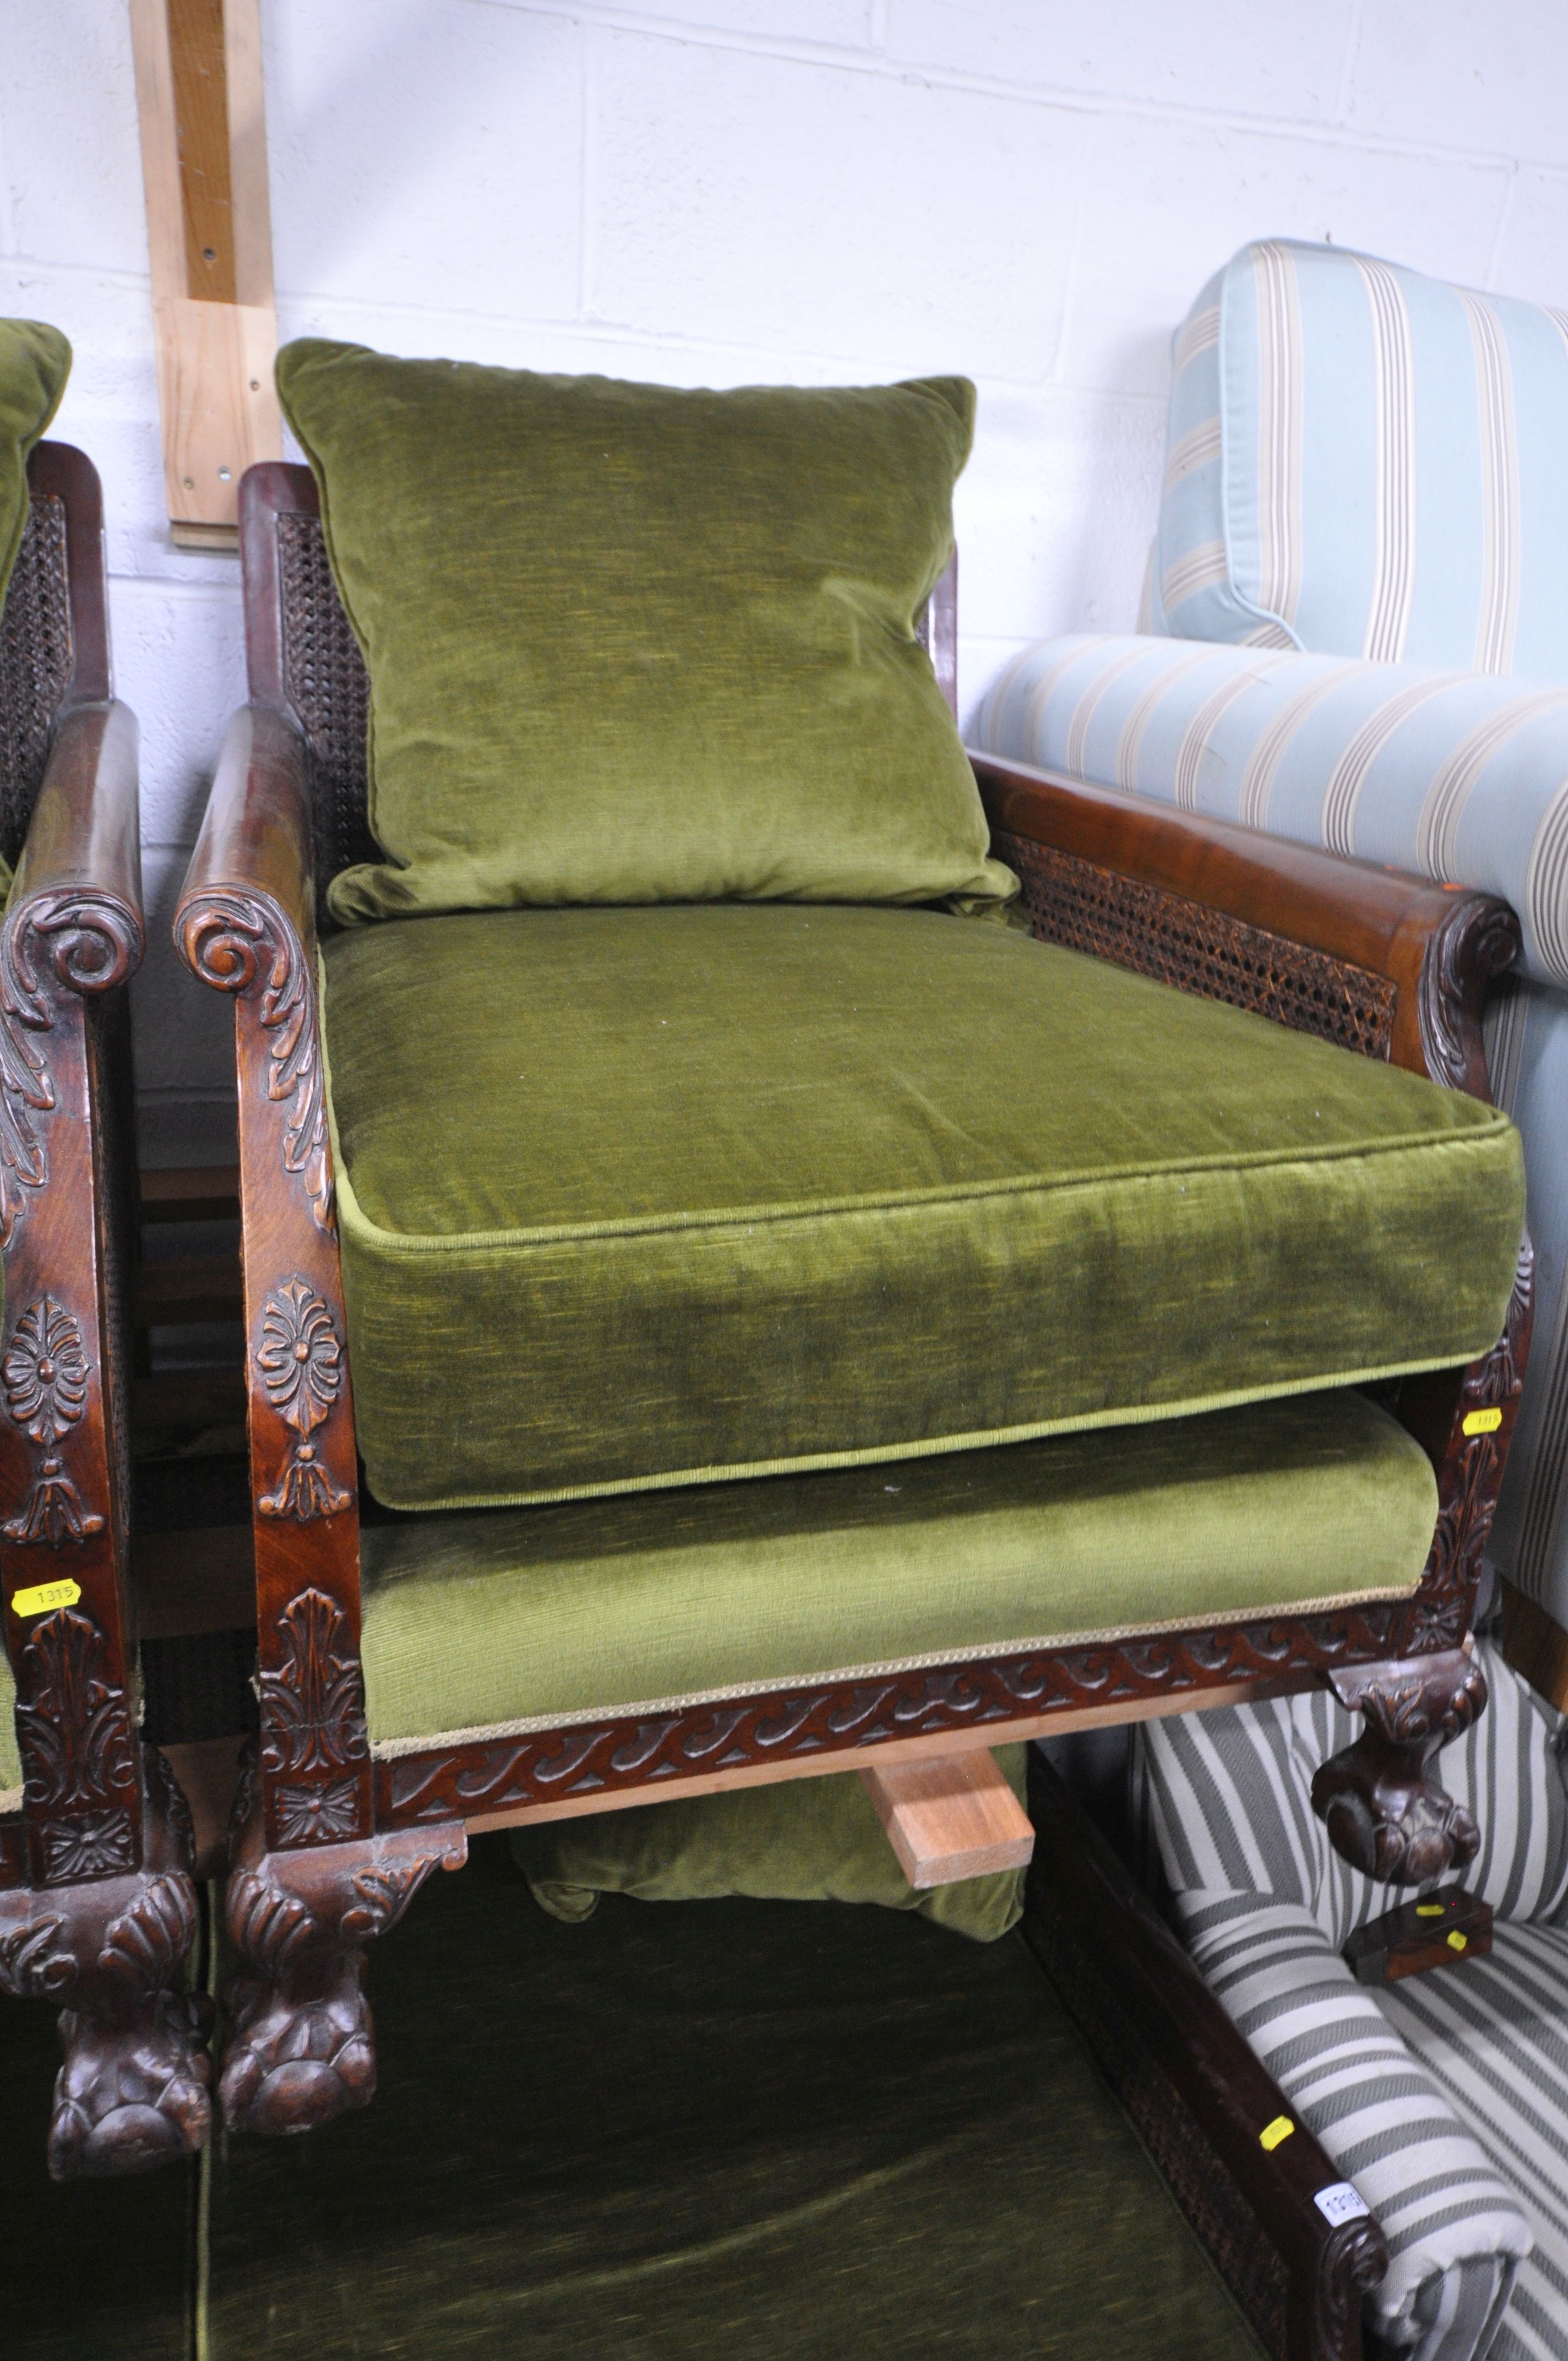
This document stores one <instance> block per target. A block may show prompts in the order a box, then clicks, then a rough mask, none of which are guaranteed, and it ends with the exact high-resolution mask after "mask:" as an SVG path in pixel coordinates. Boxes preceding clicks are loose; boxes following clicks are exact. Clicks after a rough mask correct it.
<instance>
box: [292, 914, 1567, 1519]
mask: <svg viewBox="0 0 1568 2361" xmlns="http://www.w3.org/2000/svg"><path fill="white" fill-rule="evenodd" d="M324 965H325V991H324V1016H325V1028H326V1039H327V1046H328V1049H329V1052H330V1060H331V1097H332V1108H333V1115H334V1139H335V1143H336V1151H337V1153H336V1169H337V1173H338V1180H339V1191H340V1205H341V1213H342V1240H343V1264H344V1281H345V1290H346V1297H347V1311H348V1327H349V1345H350V1357H351V1360H352V1364H353V1371H354V1390H355V1410H356V1426H357V1433H358V1440H359V1445H360V1448H361V1450H362V1452H363V1454H364V1456H365V1462H366V1466H367V1472H368V1476H369V1481H370V1486H371V1489H372V1490H373V1491H374V1492H375V1494H376V1495H377V1497H378V1499H381V1500H383V1501H386V1502H388V1503H389V1504H390V1505H392V1506H394V1507H398V1508H410V1509H421V1508H423V1509H435V1508H450V1507H478V1506H483V1505H487V1504H488V1505H500V1504H503V1503H507V1502H522V1501H530V1500H539V1499H562V1498H566V1497H570V1496H571V1495H572V1494H574V1493H586V1492H594V1491H614V1490H629V1489H632V1488H636V1487H638V1486H641V1485H648V1484H674V1483H693V1482H697V1481H704V1480H713V1479H715V1478H718V1477H727V1476H737V1475H745V1474H762V1473H767V1472H771V1471H775V1470H782V1469H785V1468H792V1467H814V1466H842V1465H847V1464H850V1463H853V1462H855V1461H857V1460H883V1459H898V1458H902V1457H906V1456H910V1455H918V1454H921V1453H926V1452H938V1451H948V1450H953V1449H956V1448H960V1447H966V1446H970V1445H975V1444H986V1443H992V1442H1000V1441H1003V1440H1006V1439H1010V1438H1014V1437H1022V1436H1025V1435H1028V1434H1037V1433H1061V1432H1065V1431H1067V1430H1069V1429H1071V1428H1073V1427H1081V1426H1091V1425H1095V1424H1099V1423H1102V1422H1109V1423H1115V1422H1124V1421H1134V1420H1137V1419H1140V1418H1150V1417H1154V1418H1164V1417H1170V1416H1175V1415H1179V1414H1181V1413H1183V1412H1185V1411H1192V1410H1207V1409H1212V1408H1216V1407H1218V1406H1220V1405H1221V1404H1223V1403H1226V1402H1234V1401H1242V1400H1258V1399H1261V1398H1263V1397H1266V1396H1277V1395H1283V1394H1288V1393H1290V1392H1292V1391H1296V1390H1300V1389H1315V1388H1318V1387H1323V1386H1330V1385H1340V1384H1348V1383H1354V1382H1359V1381H1360V1380H1362V1379H1364V1378H1369V1377H1371V1376H1373V1375H1374V1374H1376V1373H1380V1372H1391V1371H1393V1370H1396V1369H1409V1368H1419V1367H1437V1366H1441V1365H1442V1364H1444V1363H1453V1362H1460V1361H1465V1360H1469V1359H1471V1358H1472V1357H1474V1356H1475V1355H1476V1354H1477V1353H1481V1352H1485V1351H1486V1350H1487V1349H1488V1348H1489V1347H1490V1346H1491V1345H1492V1344H1493V1343H1495V1341H1496V1339H1497V1334H1498V1333H1499V1332H1500V1329H1501V1327H1502V1322H1503V1315H1504V1311H1505V1309H1506V1306H1507V1302H1508V1290H1509V1287H1510V1285H1511V1282H1512V1278H1513V1268H1514V1260H1515V1256H1516V1253H1517V1250H1518V1246H1519V1225H1520V1223H1521V1221H1522V1218H1523V1192H1522V1180H1521V1172H1520V1164H1519V1141H1518V1137H1517V1135H1516V1134H1515V1132H1514V1131H1513V1128H1512V1126H1510V1125H1509V1124H1508V1121H1507V1119H1506V1117H1504V1116H1502V1115H1498V1114H1497V1113H1495V1112H1494V1111H1493V1110H1492V1109H1491V1108H1489V1107H1486V1106H1485V1105H1483V1104H1480V1103H1479V1102H1478V1101H1476V1100H1475V1099H1471V1098H1467V1097H1465V1096H1464V1095H1463V1094H1462V1093H1458V1092H1453V1091H1444V1090H1439V1089H1437V1088H1436V1087H1435V1086H1434V1085H1433V1084H1431V1083H1430V1082H1425V1081H1424V1080H1422V1079H1421V1078H1420V1077H1419V1076H1416V1075H1412V1074H1408V1073H1405V1072H1402V1071H1396V1070H1392V1069H1390V1068H1389V1067H1387V1066H1385V1065H1382V1064H1379V1063H1377V1062H1376V1061H1374V1060H1370V1059H1365V1058H1359V1057H1355V1056H1353V1055H1352V1054H1351V1053H1350V1052H1349V1051H1348V1050H1343V1049H1335V1048H1333V1047H1332V1046H1330V1045H1329V1044H1327V1043H1325V1042H1321V1041H1317V1040H1313V1039H1310V1038H1305V1037H1303V1036H1302V1035H1300V1034H1296V1033H1290V1032H1288V1031H1286V1030H1285V1029H1284V1028H1283V1027H1279V1026H1277V1025H1272V1024H1270V1023H1268V1022H1266V1020H1265V1019H1264V1018H1262V1017H1257V1016H1248V1015H1245V1014H1244V1013H1242V1012H1241V1011H1239V1010H1236V1009H1233V1008H1229V1007H1223V1006H1220V1005H1216V1004H1215V1003H1213V1002H1210V1001H1202V1000H1198V999H1194V998H1192V997H1190V996H1189V995H1187V994H1181V993H1178V992H1174V991H1171V990H1169V989H1168V987H1166V986H1165V985H1162V984H1158V983H1150V982H1148V981H1147V980H1146V978H1143V977H1141V976H1135V975H1130V974H1128V973H1126V972H1124V971H1122V970H1120V969H1117V968H1113V967H1111V966H1108V965H1106V964H1105V963H1104V962H1102V961H1096V960H1091V959H1086V958H1083V957H1080V955H1078V954H1077V953H1075V952H1071V951H1064V950H1056V949H1053V948H1048V947H1047V946H1046V945H1044V944H1040V943H1036V942H1035V941H1034V940H1033V939H1031V938H1030V937H1028V936H1026V935H1023V934H1019V933H1015V932H1014V931H1013V930H1011V929H1009V928H1005V927H1001V926H987V925H983V924H980V923H978V922H976V921H975V920H972V919H966V918H959V917H946V916H944V915H942V914H940V913H938V912H932V911H911V910H885V909H869V908H850V909H828V908H822V907H813V908H805V907H800V906H791V907H766V908H760V907H739V906H719V907H679V908H649V909H614V910H525V911H509V912H501V913H483V914H477V915H472V916H467V917H436V918H425V919H413V920H401V921H398V922H395V923H392V924H389V925H385V926H380V927H370V928H357V929H356V930H354V931H353V932H352V933H349V934H345V935H341V936H338V937H336V938H335V939H333V940H331V941H329V942H328V944H327V946H326V950H325V961H324Z"/></svg>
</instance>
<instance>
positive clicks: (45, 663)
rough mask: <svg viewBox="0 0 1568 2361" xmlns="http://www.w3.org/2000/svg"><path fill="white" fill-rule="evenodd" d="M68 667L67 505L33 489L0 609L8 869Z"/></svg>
mask: <svg viewBox="0 0 1568 2361" xmlns="http://www.w3.org/2000/svg"><path fill="white" fill-rule="evenodd" d="M73 664H74V651H73V648H72V645H71V572H70V566H69V563H68V559H67V553H66V531H65V502H64V500H62V499H61V498H60V495H59V494H58V493H57V492H45V493H38V492H35V493H34V494H33V495H32V498H31V499H30V500H29V501H28V504H27V523H26V525H25V526H24V528H23V532H22V544H21V548H20V549H19V551H18V552H17V555H16V566H15V569H14V570H13V573H12V576H11V580H10V583H9V585H8V587H7V588H6V592H5V608H4V610H3V611H0V856H3V857H4V858H5V860H6V861H7V862H10V863H11V864H12V866H13V867H14V866H15V864H16V861H17V859H18V858H19V856H20V854H21V850H22V844H23V840H24V839H25V838H26V836H27V823H28V821H29V820H30V819H31V818H32V815H33V806H34V805H35V804H36V803H37V801H38V788H39V786H40V785H41V784H42V782H43V774H44V763H45V762H46V760H47V759H48V755H49V732H50V730H52V729H53V727H54V720H55V716H56V714H57V713H58V712H59V711H60V706H61V704H62V703H63V701H64V697H65V693H66V689H67V687H68V686H69V684H70V681H71V672H72V669H73Z"/></svg>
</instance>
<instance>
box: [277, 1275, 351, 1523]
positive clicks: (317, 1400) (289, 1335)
mask: <svg viewBox="0 0 1568 2361" xmlns="http://www.w3.org/2000/svg"><path fill="white" fill-rule="evenodd" d="M253 1357H254V1359H255V1363H256V1369H257V1374H258V1377H259V1378H260V1379H261V1382H262V1384H263V1386H264V1387H265V1388H266V1390H267V1399H268V1400H269V1402H270V1403H271V1405H272V1408H273V1409H274V1410H275V1411H277V1413H278V1415H279V1417H280V1419H281V1420H282V1421H283V1422H284V1424H285V1425H286V1426H290V1427H291V1428H292V1429H293V1431H294V1433H295V1434H296V1435H297V1436H298V1438H299V1440H298V1441H297V1442H296V1444H294V1446H293V1449H292V1451H291V1454H290V1456H289V1464H288V1466H287V1467H286V1468H285V1469H284V1471H283V1480H282V1482H281V1484H280V1486H279V1488H278V1489H277V1491H276V1492H270V1493H269V1492H264V1493H262V1494H261V1495H260V1496H259V1497H258V1500H257V1504H256V1505H257V1507H258V1509H259V1510H260V1511H261V1513H262V1515H263V1516H266V1517H292V1518H294V1519H296V1520H297V1521H299V1522H300V1523H302V1524H303V1523H307V1522H308V1521H310V1520H311V1519H312V1518H313V1517H330V1516H334V1515H336V1514H337V1512H338V1511H339V1510H343V1509H346V1508H347V1507H349V1505H350V1498H349V1495H348V1494H347V1493H346V1492H340V1491H339V1490H338V1489H337V1488H336V1486H335V1485H334V1483H333V1481H332V1478H331V1477H330V1475H329V1474H328V1472H327V1469H326V1468H325V1466H323V1463H322V1461H321V1460H320V1459H319V1458H318V1457H317V1455H316V1447H315V1444H313V1442H312V1441H311V1437H312V1436H313V1434H314V1433H316V1432H317V1430H318V1428H320V1427H323V1426H324V1425H325V1423H326V1422H327V1420H328V1419H329V1418H330V1416H331V1415H332V1411H333V1406H334V1403H335V1402H336V1400H337V1398H338V1396H339V1395H340V1394H341V1392H342V1391H343V1347H342V1345H340V1344H339V1342H338V1337H337V1330H336V1328H335V1326H334V1323H333V1317H332V1313H331V1311H330V1310H329V1309H328V1307H327V1304H326V1302H325V1301H324V1300H323V1298H322V1297H321V1296H320V1295H318V1294H317V1292H316V1290H315V1289H314V1288H313V1287H312V1285H311V1284H310V1282H309V1280H308V1279H289V1280H287V1281H285V1283H284V1284H283V1286H281V1287H275V1288H274V1289H273V1290H272V1292H271V1294H270V1295H269V1297H268V1298H267V1301H266V1302H265V1303H264V1304H263V1306H262V1311H261V1335H260V1339H259V1341H258V1345H257V1347H256V1351H255V1354H254V1356H253Z"/></svg>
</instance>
